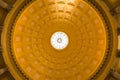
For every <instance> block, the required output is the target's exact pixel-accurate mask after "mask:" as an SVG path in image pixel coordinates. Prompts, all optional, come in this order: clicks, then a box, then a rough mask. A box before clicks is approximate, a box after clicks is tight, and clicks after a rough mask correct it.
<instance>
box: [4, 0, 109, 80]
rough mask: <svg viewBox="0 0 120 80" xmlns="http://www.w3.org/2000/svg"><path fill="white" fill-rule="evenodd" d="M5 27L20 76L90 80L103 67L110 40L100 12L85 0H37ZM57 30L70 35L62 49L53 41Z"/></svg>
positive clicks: (55, 79)
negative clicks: (8, 26) (52, 42)
mask: <svg viewBox="0 0 120 80" xmlns="http://www.w3.org/2000/svg"><path fill="white" fill-rule="evenodd" d="M6 30H8V31H11V33H10V37H9V36H8V38H7V39H9V40H10V43H7V42H6V43H5V44H4V45H6V44H9V45H10V46H9V47H7V48H8V51H9V50H11V49H12V50H11V54H12V57H13V59H14V61H15V65H16V66H17V69H19V71H20V72H22V73H21V75H23V76H25V78H28V79H32V80H87V79H91V78H93V76H95V75H96V74H97V72H98V70H100V69H101V66H104V65H103V63H104V61H105V59H107V58H106V55H107V54H108V53H107V50H108V49H109V47H110V46H109V44H110V43H109V42H108V41H111V40H109V39H110V38H109V35H108V33H109V30H108V28H107V25H105V21H104V19H103V18H102V16H101V14H100V13H99V11H97V9H95V7H93V6H92V5H90V3H88V2H86V1H84V0H35V1H33V2H31V3H30V4H29V5H28V6H26V7H25V8H24V9H23V10H22V12H20V14H19V15H18V16H17V18H16V20H15V24H14V25H12V26H11V29H9V28H6ZM55 32H63V33H65V34H66V35H67V36H68V38H69V42H68V44H67V46H66V47H65V48H63V49H61V50H58V49H55V48H54V46H53V45H52V44H51V37H52V35H53V34H54V33H55ZM5 34H7V33H6V32H5ZM6 37H7V36H6ZM4 38H5V37H4ZM61 39H63V38H61ZM55 40H56V39H55ZM9 48H10V49H9ZM6 55H7V56H8V54H7V53H6ZM9 59H10V58H9ZM10 63H11V62H10ZM12 66H13V65H10V66H9V67H12ZM11 70H12V68H11ZM11 72H12V74H13V75H16V74H15V73H14V71H11ZM18 75H19V74H18ZM16 78H17V77H16ZM17 79H18V78H17ZM21 79H22V78H21Z"/></svg>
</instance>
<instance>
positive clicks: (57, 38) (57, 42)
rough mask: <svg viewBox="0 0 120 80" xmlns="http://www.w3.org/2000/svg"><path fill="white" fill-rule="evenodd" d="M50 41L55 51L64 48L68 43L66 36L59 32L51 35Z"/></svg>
mask: <svg viewBox="0 0 120 80" xmlns="http://www.w3.org/2000/svg"><path fill="white" fill-rule="evenodd" d="M50 41H51V45H52V46H53V48H55V49H57V50H62V49H64V48H66V47H67V45H68V43H69V39H68V36H67V34H66V33H64V32H61V31H59V32H55V33H53V35H52V36H51V40H50Z"/></svg>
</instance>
